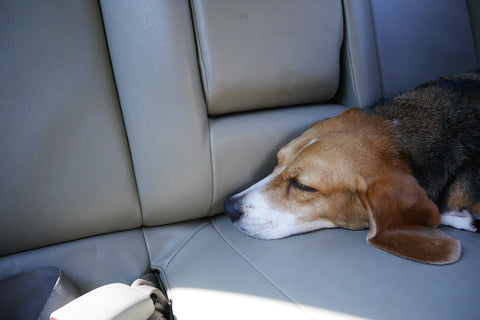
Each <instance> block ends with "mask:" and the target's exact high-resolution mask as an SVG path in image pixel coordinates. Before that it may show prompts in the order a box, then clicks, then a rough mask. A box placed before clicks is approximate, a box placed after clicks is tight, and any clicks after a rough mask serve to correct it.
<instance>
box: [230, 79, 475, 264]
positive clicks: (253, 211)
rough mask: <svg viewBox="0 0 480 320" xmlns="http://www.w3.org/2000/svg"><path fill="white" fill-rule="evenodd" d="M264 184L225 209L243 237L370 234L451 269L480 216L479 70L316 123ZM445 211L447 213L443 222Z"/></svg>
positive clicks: (386, 246)
mask: <svg viewBox="0 0 480 320" xmlns="http://www.w3.org/2000/svg"><path fill="white" fill-rule="evenodd" d="M277 162H278V163H277V166H276V167H275V169H274V170H273V172H272V173H271V174H270V175H269V176H267V177H266V178H265V179H263V180H261V181H260V182H258V183H256V184H254V185H253V186H252V187H250V188H249V189H247V190H245V191H243V192H241V193H239V194H237V195H235V196H233V197H232V198H230V199H228V200H227V201H226V202H225V206H224V207H225V212H226V214H227V215H228V217H229V218H230V219H231V220H232V222H233V223H234V224H235V225H236V226H237V227H238V228H239V229H240V230H241V231H243V232H244V233H246V234H247V235H249V236H252V237H254V238H258V239H278V238H283V237H287V236H290V235H293V234H297V233H303V232H308V231H312V230H317V229H322V228H337V227H341V228H347V229H353V230H357V229H363V228H370V230H369V232H368V234H367V241H368V242H369V243H370V244H372V245H374V246H376V247H378V248H381V249H383V250H386V251H387V252H390V253H393V254H396V255H398V256H400V257H404V258H408V259H411V260H415V261H419V262H424V263H432V264H449V263H453V262H455V261H457V260H458V259H459V257H460V251H461V247H460V243H459V241H457V240H455V239H452V238H450V237H448V236H447V235H446V234H445V233H443V232H442V231H440V230H438V229H436V228H435V227H436V226H438V225H439V224H440V223H444V224H448V225H453V226H455V227H458V228H463V229H467V230H470V231H473V232H475V231H476V230H477V229H476V228H477V227H476V226H475V225H474V222H475V218H474V216H473V215H472V214H479V213H480V73H479V72H471V73H465V74H461V75H457V76H451V77H445V78H441V79H439V80H436V81H431V82H428V83H426V84H424V85H422V86H420V87H417V88H416V89H414V90H411V91H407V92H404V93H402V94H400V95H397V96H395V97H394V98H392V99H390V100H387V101H384V102H381V103H380V104H378V105H377V106H376V107H374V108H372V109H369V110H362V109H359V108H353V109H350V110H348V111H346V112H344V113H342V114H340V115H338V116H336V117H334V118H330V119H325V120H323V121H320V122H316V123H315V124H313V125H312V126H311V127H310V129H308V130H307V131H306V132H304V133H303V134H302V135H301V136H300V137H298V138H296V139H294V140H293V141H291V142H290V143H288V144H287V145H286V146H284V147H283V148H282V149H281V150H280V151H279V152H278V153H277ZM440 213H442V215H440Z"/></svg>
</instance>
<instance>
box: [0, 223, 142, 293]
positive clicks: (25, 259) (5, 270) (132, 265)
mask: <svg viewBox="0 0 480 320" xmlns="http://www.w3.org/2000/svg"><path fill="white" fill-rule="evenodd" d="M45 266H55V267H57V268H59V269H61V270H62V271H63V272H64V273H65V275H66V276H67V277H68V279H70V280H71V282H72V283H73V284H74V285H75V287H76V288H77V289H78V290H79V291H80V293H81V294H83V293H86V292H87V291H90V290H93V289H95V288H98V287H100V286H102V285H105V284H109V283H114V282H122V283H126V284H131V283H132V282H133V281H134V280H135V279H137V278H139V277H140V276H142V275H143V274H145V273H146V272H147V271H148V270H149V269H150V264H149V257H148V252H147V249H146V247H145V240H144V237H143V233H142V231H141V230H140V229H135V230H128V231H122V232H115V233H110V234H106V235H100V236H95V237H89V238H86V239H80V240H75V241H71V242H67V243H61V244H57V245H52V246H48V247H44V248H40V249H36V250H29V251H25V252H21V253H17V254H13V255H8V256H3V257H0V279H3V278H6V277H9V276H12V275H15V274H18V273H22V272H25V271H30V270H33V269H35V268H41V267H45Z"/></svg>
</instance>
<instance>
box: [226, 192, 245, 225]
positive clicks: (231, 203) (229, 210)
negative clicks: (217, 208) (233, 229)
mask: <svg viewBox="0 0 480 320" xmlns="http://www.w3.org/2000/svg"><path fill="white" fill-rule="evenodd" d="M223 206H224V208H225V213H226V214H227V216H228V217H229V218H230V220H232V222H235V221H237V220H238V219H240V216H241V215H242V210H241V209H240V207H241V199H239V198H236V197H232V198H230V199H228V200H227V201H225V203H224V205H223Z"/></svg>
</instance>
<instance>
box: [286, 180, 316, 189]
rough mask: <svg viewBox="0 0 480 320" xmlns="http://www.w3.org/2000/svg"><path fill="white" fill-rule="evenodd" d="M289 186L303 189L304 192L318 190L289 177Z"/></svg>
mask: <svg viewBox="0 0 480 320" xmlns="http://www.w3.org/2000/svg"><path fill="white" fill-rule="evenodd" d="M290 187H293V188H295V189H297V190H300V191H305V192H318V190H317V189H315V188H312V187H309V186H306V185H304V184H302V183H300V182H299V181H298V180H297V179H296V178H292V179H290Z"/></svg>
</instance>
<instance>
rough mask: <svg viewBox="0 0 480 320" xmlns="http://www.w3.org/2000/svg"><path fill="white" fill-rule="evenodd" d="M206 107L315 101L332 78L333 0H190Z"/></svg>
mask: <svg viewBox="0 0 480 320" xmlns="http://www.w3.org/2000/svg"><path fill="white" fill-rule="evenodd" d="M192 9H193V10H192V11H193V15H194V21H195V27H196V35H197V42H198V55H199V60H200V61H199V64H200V69H201V71H202V77H203V86H204V92H205V98H206V103H207V107H208V113H209V114H210V115H219V114H224V113H231V112H239V111H246V110H254V109H263V108H269V107H280V106H287V105H295V104H303V103H313V102H316V103H318V102H323V101H327V100H329V99H330V98H332V97H333V95H334V94H335V92H336V89H337V86H338V78H339V56H340V46H341V42H342V35H343V20H342V7H341V2H340V1H331V0H322V1H318V0H301V1H288V0H275V1H271V0H245V1H233V2H232V1H222V0H209V1H206V0H194V1H193V2H192Z"/></svg>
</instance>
